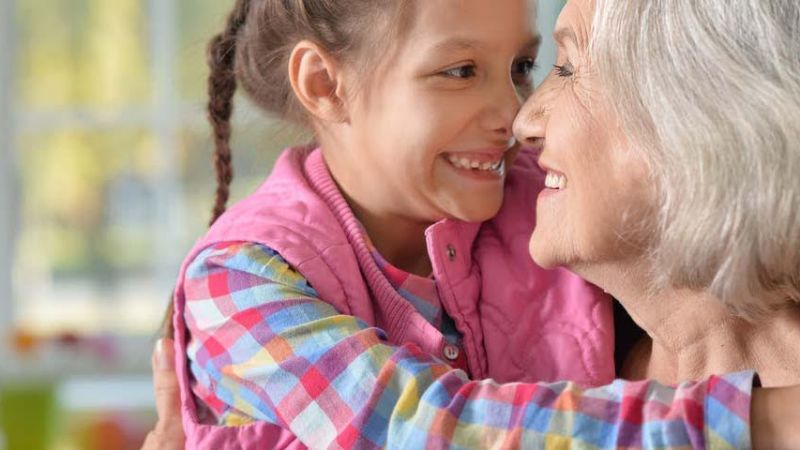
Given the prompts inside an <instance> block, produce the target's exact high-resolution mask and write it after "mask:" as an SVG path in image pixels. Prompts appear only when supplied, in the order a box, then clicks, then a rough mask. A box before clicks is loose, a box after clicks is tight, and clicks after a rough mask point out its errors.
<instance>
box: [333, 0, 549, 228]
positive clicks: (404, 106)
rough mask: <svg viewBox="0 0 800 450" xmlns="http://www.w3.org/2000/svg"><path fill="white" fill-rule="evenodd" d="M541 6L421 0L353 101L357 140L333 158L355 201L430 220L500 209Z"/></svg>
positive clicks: (503, 0)
mask: <svg viewBox="0 0 800 450" xmlns="http://www.w3.org/2000/svg"><path fill="white" fill-rule="evenodd" d="M533 6H535V5H533V4H532V3H529V2H528V1H527V0H493V1H486V0H457V1H456V0H424V1H419V2H416V6H415V10H414V11H412V12H411V13H410V14H412V18H411V20H410V29H409V30H407V33H405V34H404V38H403V42H402V43H400V45H398V46H397V47H396V48H395V50H394V51H392V52H389V53H388V54H387V56H386V57H387V58H390V60H388V61H386V60H384V61H380V63H379V64H377V66H376V67H378V69H376V70H377V72H376V75H375V77H374V78H373V79H372V80H371V81H370V84H369V87H364V88H363V92H362V94H361V95H358V96H357V97H356V98H355V100H354V101H353V103H352V104H351V105H350V107H349V110H348V113H349V128H348V142H349V143H350V145H348V148H347V149H345V151H344V152H343V153H345V154H339V155H332V157H333V159H335V160H336V163H335V164H332V165H331V166H332V170H333V171H334V176H335V177H336V179H337V182H339V183H340V185H341V186H342V188H343V190H344V191H345V193H346V194H347V195H348V197H350V200H351V201H352V202H355V203H356V204H357V205H358V206H359V207H360V208H362V209H365V210H368V211H370V213H372V214H382V213H383V214H386V213H388V214H391V215H394V216H398V217H402V218H404V219H407V220H413V221H417V222H426V223H430V222H435V221H437V220H440V219H442V218H457V219H461V220H465V221H483V220H486V219H489V218H491V217H493V216H494V215H495V214H496V213H497V211H498V209H499V208H500V205H501V203H502V200H503V184H504V180H505V174H506V172H507V170H508V167H509V165H510V164H511V161H512V159H513V155H514V151H515V150H516V149H517V146H516V145H515V141H514V139H513V137H512V130H511V127H512V122H513V120H514V117H515V115H516V114H517V111H518V110H519V107H520V105H521V101H522V100H524V97H525V96H526V95H527V91H529V90H530V88H531V79H530V72H531V70H532V68H533V64H534V60H535V57H536V52H537V50H538V42H539V40H538V35H537V34H536V32H535V29H534V28H533V27H534V25H533V24H532V21H533V20H532V19H533V17H534V16H533V10H532V7H533Z"/></svg>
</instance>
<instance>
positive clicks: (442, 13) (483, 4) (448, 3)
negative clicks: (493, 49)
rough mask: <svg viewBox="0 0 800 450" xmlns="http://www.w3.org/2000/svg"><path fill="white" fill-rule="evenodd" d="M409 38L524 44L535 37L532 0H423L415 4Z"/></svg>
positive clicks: (487, 43)
mask: <svg viewBox="0 0 800 450" xmlns="http://www.w3.org/2000/svg"><path fill="white" fill-rule="evenodd" d="M415 3H416V4H415V7H414V9H415V11H414V13H413V14H414V20H413V21H412V23H413V26H412V27H411V30H410V31H411V32H410V37H411V38H412V39H415V40H424V41H428V42H431V41H446V40H449V38H450V37H452V36H460V37H461V40H463V41H466V40H471V41H475V43H480V42H483V43H485V44H486V45H490V44H491V43H493V42H500V41H503V40H508V39H511V40H514V39H516V40H518V41H519V42H520V45H522V44H521V43H526V42H528V41H530V40H531V37H533V36H537V35H538V32H537V30H536V5H537V2H536V1H535V0H491V1H489V0H424V1H419V2H415Z"/></svg>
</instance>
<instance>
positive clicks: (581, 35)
mask: <svg viewBox="0 0 800 450" xmlns="http://www.w3.org/2000/svg"><path fill="white" fill-rule="evenodd" d="M594 8H595V0H569V1H568V2H567V4H566V6H564V10H563V12H562V14H561V15H560V16H559V19H558V23H557V25H556V31H558V30H559V29H565V30H571V32H572V34H574V35H575V36H576V37H577V38H578V41H579V43H587V42H588V37H589V35H590V34H591V25H592V18H593V17H594Z"/></svg>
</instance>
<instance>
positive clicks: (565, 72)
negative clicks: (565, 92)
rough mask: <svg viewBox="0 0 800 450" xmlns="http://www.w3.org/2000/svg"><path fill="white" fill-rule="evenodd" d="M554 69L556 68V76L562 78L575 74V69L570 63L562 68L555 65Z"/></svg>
mask: <svg viewBox="0 0 800 450" xmlns="http://www.w3.org/2000/svg"><path fill="white" fill-rule="evenodd" d="M553 67H554V68H555V70H554V71H555V74H556V75H558V76H559V77H562V78H568V77H571V76H572V75H574V73H575V68H574V67H572V63H571V62H569V61H568V62H566V63H564V65H562V66H559V65H555V66H553Z"/></svg>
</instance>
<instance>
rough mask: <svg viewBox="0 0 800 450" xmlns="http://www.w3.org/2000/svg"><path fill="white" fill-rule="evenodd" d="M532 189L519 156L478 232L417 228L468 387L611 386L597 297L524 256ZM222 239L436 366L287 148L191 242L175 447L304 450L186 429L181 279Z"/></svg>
mask: <svg viewBox="0 0 800 450" xmlns="http://www.w3.org/2000/svg"><path fill="white" fill-rule="evenodd" d="M542 186H543V176H542V173H541V171H540V170H539V168H538V167H537V166H536V164H535V159H534V155H533V154H532V153H531V152H528V151H522V152H521V153H520V155H519V157H518V159H517V160H516V162H515V163H514V165H513V167H512V168H511V169H510V170H509V173H508V179H507V185H506V191H505V200H504V203H503V207H502V208H501V210H500V212H499V214H498V215H497V216H496V217H495V218H494V219H492V220H491V221H489V222H485V223H482V224H475V223H465V222H460V221H455V220H443V221H441V222H438V223H436V224H434V225H433V226H431V227H430V228H429V229H428V230H427V232H426V238H427V245H428V253H429V255H430V258H431V262H432V264H433V270H434V276H435V278H436V284H437V288H438V291H439V296H440V299H441V301H442V304H443V306H444V308H445V309H446V310H447V312H448V314H449V315H450V316H451V317H452V318H453V319H454V321H455V323H456V326H457V327H458V330H459V331H460V332H461V333H462V334H463V349H462V351H463V352H464V354H465V356H466V361H467V364H468V366H469V370H470V372H471V375H472V378H473V379H484V378H493V379H494V380H496V381H498V382H500V383H504V382H513V381H524V382H534V381H556V380H572V381H576V382H578V383H579V384H583V385H586V386H597V385H602V384H606V383H609V382H611V380H612V379H613V378H614V363H613V361H614V359H613V347H614V345H613V322H612V314H611V303H610V301H609V299H608V298H607V297H606V296H604V295H603V294H602V292H600V291H599V290H598V289H597V288H596V287H594V286H591V285H589V284H588V283H586V282H584V281H583V280H582V279H580V278H578V277H577V276H576V275H574V274H573V273H571V272H569V271H567V270H563V269H557V270H544V269H542V268H540V267H538V266H536V265H535V264H534V263H533V261H532V260H531V259H530V256H529V254H528V239H529V237H530V234H531V231H532V230H533V226H534V212H535V205H536V196H537V194H538V192H539V190H540V189H541V187H542ZM224 241H247V242H255V243H259V244H263V245H266V246H268V247H271V248H273V249H274V250H276V251H277V252H278V253H280V255H281V256H283V258H285V259H286V260H287V261H288V262H289V264H291V265H292V266H293V267H294V268H295V269H297V270H298V271H299V272H300V273H301V274H302V275H303V276H304V277H306V278H307V279H308V280H309V282H310V283H311V285H312V286H313V287H314V289H316V291H317V293H318V294H319V296H320V298H321V299H322V300H324V301H326V302H328V303H330V304H331V305H332V306H333V307H334V308H336V309H337V310H338V311H339V312H341V313H343V314H348V315H353V316H357V317H359V318H360V319H362V320H363V321H365V322H366V323H367V324H368V325H370V326H377V327H379V328H381V329H383V330H384V331H385V332H386V335H387V337H388V340H389V342H391V343H394V344H400V343H413V344H416V345H417V346H419V347H420V348H421V349H422V350H424V351H425V352H428V353H429V354H432V355H435V356H439V357H440V358H441V359H443V360H444V359H445V356H444V355H443V353H444V351H445V347H446V341H445V340H444V338H443V336H442V333H441V332H439V330H437V329H436V328H435V327H434V326H432V325H431V324H430V323H428V322H427V321H426V320H425V319H424V318H423V317H422V315H420V314H419V313H418V312H417V311H416V310H415V309H414V307H413V306H412V305H411V304H410V303H409V302H407V301H406V300H405V299H403V298H402V297H401V296H400V295H399V294H398V293H397V292H396V291H395V290H394V289H393V288H392V286H391V285H390V284H389V282H388V280H387V279H386V278H385V277H384V276H383V275H382V273H381V271H380V269H379V268H378V266H377V264H376V263H375V260H374V259H373V256H372V255H371V253H370V252H369V250H368V249H367V246H366V245H365V242H364V240H363V238H362V236H361V229H360V227H359V224H358V221H357V220H356V218H355V217H354V216H353V213H352V211H351V210H350V208H349V207H348V205H347V203H346V202H345V200H344V198H343V197H342V195H341V193H340V191H339V190H338V188H337V186H336V184H335V183H334V181H333V179H332V178H331V176H330V173H329V172H328V169H327V166H326V165H325V161H324V160H323V157H322V152H321V151H319V150H313V151H311V150H305V149H291V150H289V151H286V152H284V153H283V155H282V156H281V157H280V158H279V160H278V161H277V162H276V164H275V167H274V169H273V171H272V174H271V175H270V176H269V178H268V179H267V181H266V182H265V183H264V184H263V185H262V186H261V187H260V188H259V189H258V190H257V191H256V192H255V193H254V194H252V195H250V196H249V197H247V198H246V199H244V200H243V201H241V202H240V203H238V204H237V205H235V206H234V207H232V208H231V209H230V210H229V211H228V212H226V213H225V214H224V215H223V216H222V217H221V218H220V219H219V220H218V221H217V222H216V223H215V224H214V225H213V226H212V227H211V229H210V230H209V231H208V233H207V234H206V236H205V237H203V238H202V239H200V240H199V241H198V243H197V244H196V245H195V247H194V249H193V250H192V251H191V252H190V253H189V255H188V257H187V258H186V260H185V261H184V263H183V266H182V268H181V272H180V277H179V279H178V284H177V287H176V290H175V298H174V301H175V316H174V323H175V329H176V359H177V370H178V377H179V379H180V383H181V400H182V411H183V423H184V428H185V431H186V439H187V440H186V445H187V448H214V449H227V448H231V449H233V448H237V449H240V448H304V447H303V445H302V443H300V442H299V441H298V440H297V438H296V437H295V436H294V435H293V434H291V432H290V431H288V430H285V429H283V428H281V427H279V426H277V425H272V424H268V423H263V422H257V423H253V424H250V425H246V426H242V427H238V428H226V427H220V426H216V425H203V424H199V423H198V420H197V410H196V407H195V406H196V405H195V399H194V397H193V396H192V393H191V385H190V382H189V372H188V363H187V360H186V357H185V355H186V332H185V330H186V328H185V325H184V321H183V313H184V297H183V277H184V274H185V271H186V266H187V264H188V263H189V262H190V261H192V260H193V259H194V257H195V256H196V255H197V254H198V253H199V252H200V251H201V250H202V249H204V248H206V247H208V246H210V245H213V244H215V243H219V242H224ZM448 350H452V348H450V349H448ZM449 356H451V357H452V356H453V355H452V353H451V354H450V355H449Z"/></svg>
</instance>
